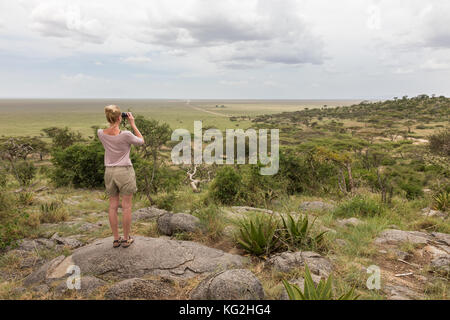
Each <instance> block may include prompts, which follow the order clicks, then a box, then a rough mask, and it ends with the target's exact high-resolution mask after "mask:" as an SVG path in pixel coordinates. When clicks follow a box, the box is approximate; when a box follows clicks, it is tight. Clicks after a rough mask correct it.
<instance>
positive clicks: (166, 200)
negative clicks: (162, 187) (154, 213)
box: [156, 192, 177, 211]
mask: <svg viewBox="0 0 450 320" xmlns="http://www.w3.org/2000/svg"><path fill="white" fill-rule="evenodd" d="M176 198H177V197H176V195H175V193H173V192H170V193H167V194H164V195H162V196H161V197H159V198H157V199H156V205H157V206H158V208H161V209H164V210H167V211H172V210H173V208H174V205H175V200H176Z"/></svg>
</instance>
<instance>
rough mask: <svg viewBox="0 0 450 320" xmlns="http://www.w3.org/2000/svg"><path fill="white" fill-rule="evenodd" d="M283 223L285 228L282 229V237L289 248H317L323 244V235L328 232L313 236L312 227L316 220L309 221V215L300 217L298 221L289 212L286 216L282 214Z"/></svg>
mask: <svg viewBox="0 0 450 320" xmlns="http://www.w3.org/2000/svg"><path fill="white" fill-rule="evenodd" d="M281 221H282V223H283V230H282V231H281V239H282V240H283V243H284V244H286V246H287V249H288V250H294V249H306V250H316V249H317V248H319V247H321V246H322V244H323V240H324V239H323V236H324V234H325V233H326V231H325V232H322V233H319V234H318V235H316V236H313V235H312V233H311V229H312V227H313V225H314V221H315V220H314V221H313V222H312V223H309V220H308V216H307V215H305V216H304V217H298V218H297V221H295V219H294V218H293V217H292V216H291V215H290V214H288V216H287V217H286V218H284V217H283V216H281Z"/></svg>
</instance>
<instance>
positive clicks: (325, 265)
mask: <svg viewBox="0 0 450 320" xmlns="http://www.w3.org/2000/svg"><path fill="white" fill-rule="evenodd" d="M305 263H306V264H307V265H308V268H309V269H310V270H311V272H312V273H314V274H317V275H320V276H328V275H329V274H330V273H331V271H332V269H333V265H332V263H331V261H330V260H329V259H327V258H325V257H323V256H321V255H320V254H318V253H316V252H312V251H296V252H282V253H280V254H276V255H274V256H272V257H271V258H270V259H269V260H268V261H267V263H266V264H267V265H268V266H270V267H272V268H273V269H275V270H277V271H280V272H290V271H292V270H293V269H295V268H299V267H303V266H304V265H305Z"/></svg>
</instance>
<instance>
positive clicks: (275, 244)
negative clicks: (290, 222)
mask: <svg viewBox="0 0 450 320" xmlns="http://www.w3.org/2000/svg"><path fill="white" fill-rule="evenodd" d="M277 230H278V221H277V220H275V219H274V218H273V217H272V216H269V217H267V216H266V215H262V216H256V217H253V218H247V219H244V220H242V221H240V228H239V233H238V235H237V237H236V241H237V243H239V245H240V246H241V247H242V248H243V249H244V250H246V251H247V252H249V253H252V254H254V255H257V256H260V255H268V254H270V253H272V252H274V251H276V250H278V249H279V247H280V246H281V243H280V242H279V239H278V238H277V237H276V232H277Z"/></svg>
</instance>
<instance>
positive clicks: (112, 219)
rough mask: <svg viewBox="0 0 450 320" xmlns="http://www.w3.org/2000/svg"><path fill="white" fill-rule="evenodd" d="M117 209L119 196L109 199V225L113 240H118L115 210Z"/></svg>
mask: <svg viewBox="0 0 450 320" xmlns="http://www.w3.org/2000/svg"><path fill="white" fill-rule="evenodd" d="M118 208H119V195H117V196H114V197H110V198H109V211H108V213H109V224H110V225H111V230H112V233H113V235H114V240H119V223H118V219H117V209H118Z"/></svg>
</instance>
